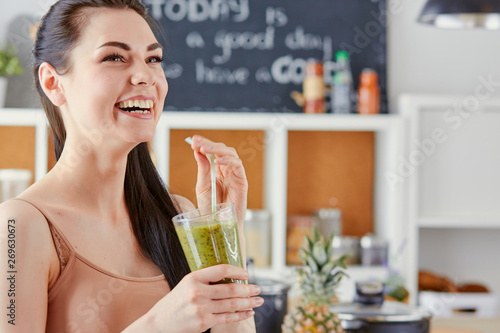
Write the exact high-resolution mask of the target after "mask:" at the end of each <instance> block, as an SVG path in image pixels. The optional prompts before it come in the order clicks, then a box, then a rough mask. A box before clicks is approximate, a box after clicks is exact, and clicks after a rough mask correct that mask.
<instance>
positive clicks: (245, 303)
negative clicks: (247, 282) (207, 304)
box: [210, 297, 264, 313]
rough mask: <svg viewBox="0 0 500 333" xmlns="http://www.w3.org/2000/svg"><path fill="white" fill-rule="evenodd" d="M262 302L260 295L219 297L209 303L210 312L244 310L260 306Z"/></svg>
mask: <svg viewBox="0 0 500 333" xmlns="http://www.w3.org/2000/svg"><path fill="white" fill-rule="evenodd" d="M263 303H264V299H263V298H262V297H247V298H230V299H221V300H218V301H215V302H213V304H211V308H210V311H211V312H212V313H225V312H238V311H246V310H248V309H253V308H257V307H259V306H261V305H262V304H263Z"/></svg>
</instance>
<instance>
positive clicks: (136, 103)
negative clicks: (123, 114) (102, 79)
mask: <svg viewBox="0 0 500 333" xmlns="http://www.w3.org/2000/svg"><path fill="white" fill-rule="evenodd" d="M118 107H119V108H132V107H136V108H141V109H150V108H152V107H153V101H151V100H143V99H141V100H137V99H136V100H128V101H125V102H120V103H118Z"/></svg>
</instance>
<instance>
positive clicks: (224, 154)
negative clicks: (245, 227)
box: [191, 135, 248, 225]
mask: <svg viewBox="0 0 500 333" xmlns="http://www.w3.org/2000/svg"><path fill="white" fill-rule="evenodd" d="M191 147H192V148H193V151H194V157H195V159H196V162H197V163H198V180H197V182H196V197H197V201H198V207H210V206H211V198H212V196H211V182H210V160H209V159H208V157H207V154H211V155H213V156H214V157H215V167H216V179H217V192H216V193H217V203H222V202H231V203H234V204H235V206H236V216H237V218H238V222H239V223H240V225H242V223H243V221H244V219H245V212H246V207H247V192H248V182H247V177H246V174H245V169H244V168H243V163H242V162H241V160H240V158H239V157H238V154H237V153H236V150H235V149H234V148H231V147H226V145H225V144H223V143H216V142H212V141H210V140H208V139H206V138H204V137H202V136H200V135H195V136H193V144H192V146H191Z"/></svg>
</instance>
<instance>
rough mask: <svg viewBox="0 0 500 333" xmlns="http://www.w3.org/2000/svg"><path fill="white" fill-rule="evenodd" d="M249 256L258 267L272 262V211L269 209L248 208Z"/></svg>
mask: <svg viewBox="0 0 500 333" xmlns="http://www.w3.org/2000/svg"><path fill="white" fill-rule="evenodd" d="M245 239H246V247H247V257H249V258H252V259H253V262H254V265H255V266H256V267H266V266H269V265H270V263H271V260H270V257H271V213H270V212H269V211H267V210H254V209H247V212H246V215H245Z"/></svg>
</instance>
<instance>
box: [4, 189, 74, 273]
mask: <svg viewBox="0 0 500 333" xmlns="http://www.w3.org/2000/svg"><path fill="white" fill-rule="evenodd" d="M12 200H19V201H24V202H26V203H27V204H29V205H31V206H33V207H34V208H35V209H36V210H38V211H39V212H40V213H41V214H42V215H43V217H44V218H45V220H46V221H47V224H48V226H49V229H50V233H51V234H52V240H53V242H54V246H55V249H56V252H57V256H58V257H59V263H60V268H61V273H62V271H63V270H64V268H65V267H66V265H67V263H68V261H69V259H70V258H71V256H72V255H74V254H75V250H74V249H73V246H71V243H70V242H69V241H68V239H67V238H66V236H64V234H63V233H62V231H61V230H60V229H59V228H58V227H57V225H55V223H53V222H52V221H51V219H50V218H49V216H48V214H46V213H45V212H44V210H42V209H40V208H39V207H38V206H37V205H36V204H34V203H33V202H31V201H30V200H26V199H21V198H13V199H12Z"/></svg>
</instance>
